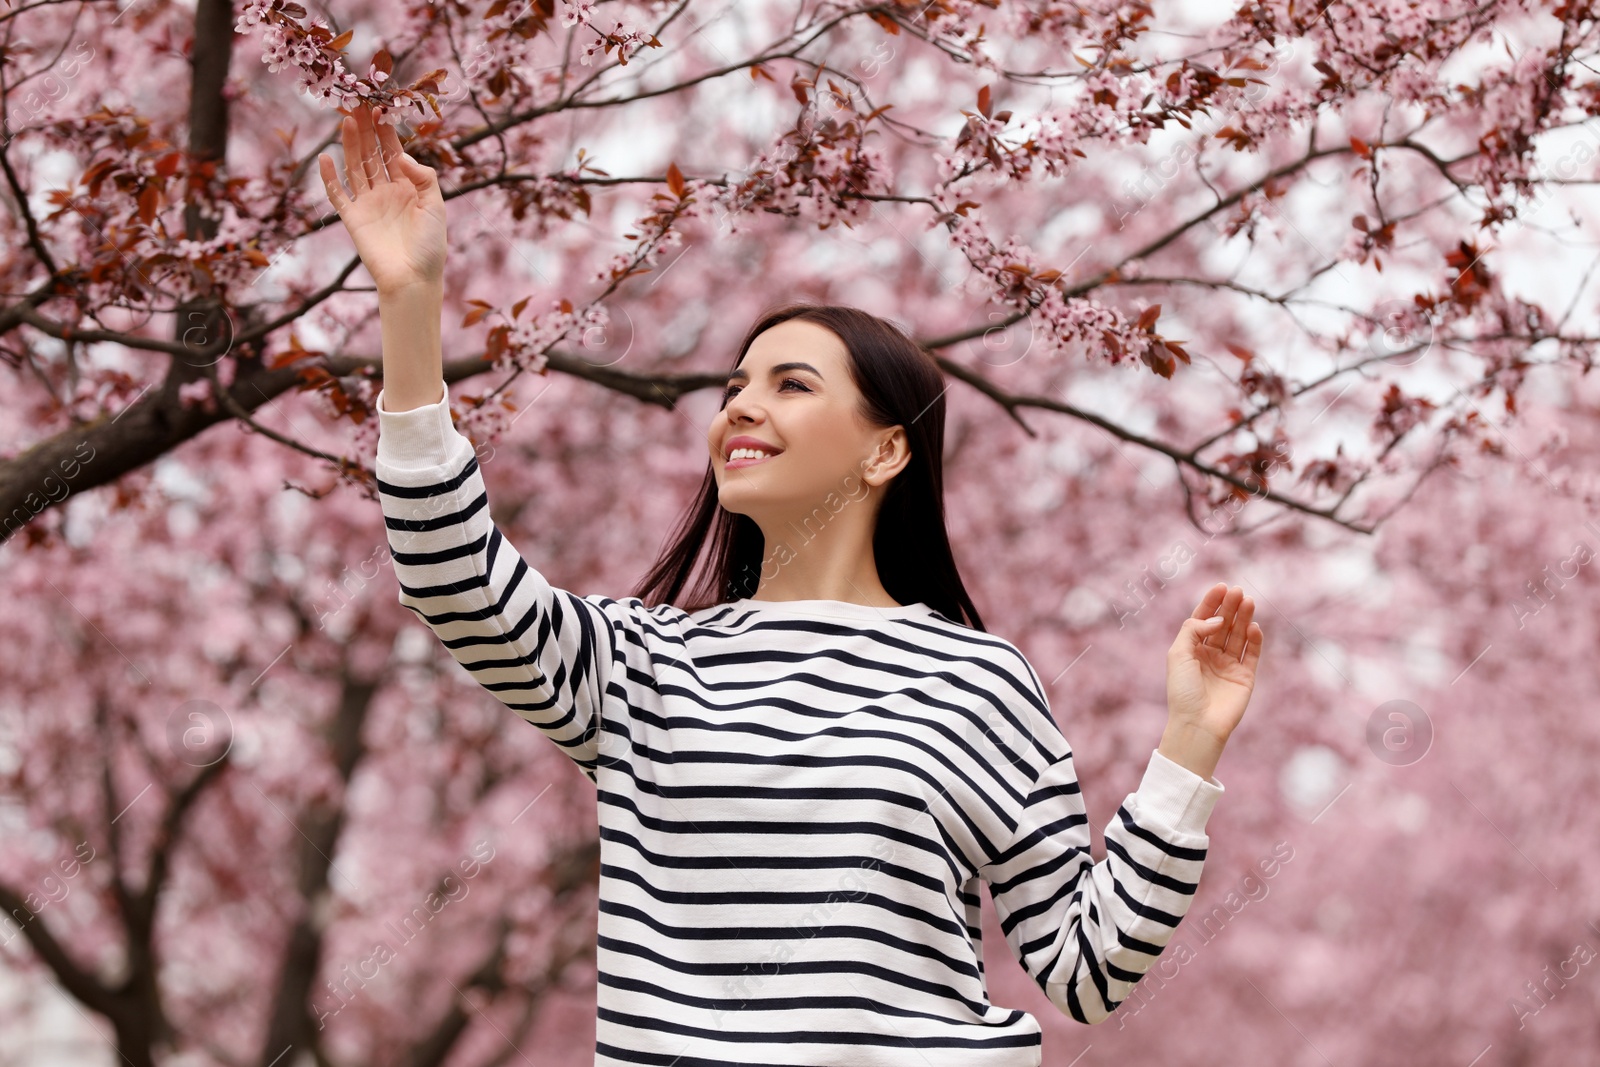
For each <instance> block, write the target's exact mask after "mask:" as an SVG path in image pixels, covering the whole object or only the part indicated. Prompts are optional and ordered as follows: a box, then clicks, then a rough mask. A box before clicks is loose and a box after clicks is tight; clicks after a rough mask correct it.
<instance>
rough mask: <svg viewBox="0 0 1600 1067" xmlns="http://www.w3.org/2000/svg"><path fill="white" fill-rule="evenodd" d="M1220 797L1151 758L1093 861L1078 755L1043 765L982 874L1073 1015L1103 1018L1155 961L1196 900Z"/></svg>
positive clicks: (1005, 926)
mask: <svg viewBox="0 0 1600 1067" xmlns="http://www.w3.org/2000/svg"><path fill="white" fill-rule="evenodd" d="M1060 743H1062V744H1064V740H1062V741H1061V742H1060ZM1222 793H1223V788H1222V785H1221V784H1220V783H1211V782H1207V781H1205V780H1204V779H1202V778H1200V777H1199V776H1198V775H1196V774H1194V773H1193V772H1192V771H1189V770H1188V769H1186V768H1184V767H1180V766H1179V765H1178V764H1176V763H1173V762H1172V761H1171V760H1169V759H1167V758H1166V757H1165V756H1163V755H1162V754H1161V753H1160V752H1152V753H1151V755H1150V762H1149V764H1148V765H1147V766H1146V768H1145V772H1144V778H1143V779H1142V780H1141V781H1140V783H1139V787H1138V789H1136V790H1135V791H1134V792H1132V793H1129V794H1128V796H1127V798H1126V799H1124V800H1123V802H1122V805H1121V806H1120V807H1119V808H1118V809H1117V812H1116V814H1115V815H1114V816H1112V818H1111V822H1110V823H1109V824H1108V825H1107V826H1106V827H1105V840H1106V857H1105V859H1103V860H1101V861H1100V862H1099V863H1095V862H1093V860H1092V858H1091V856H1090V854H1089V818H1088V813H1087V810H1086V808H1085V806H1084V801H1083V792H1082V790H1081V789H1080V787H1079V785H1078V775H1077V771H1076V768H1075V766H1074V763H1073V759H1072V752H1071V750H1070V749H1068V750H1067V751H1066V754H1065V755H1063V756H1061V757H1060V758H1059V759H1057V760H1055V761H1054V762H1052V763H1050V764H1048V765H1046V766H1045V767H1044V768H1042V769H1041V771H1040V772H1039V775H1038V776H1037V778H1036V779H1035V780H1034V782H1033V783H1032V787H1031V789H1030V790H1029V792H1028V796H1027V800H1026V801H1025V803H1024V806H1023V809H1022V812H1021V814H1020V815H1019V817H1018V819H1017V826H1016V832H1015V833H1014V834H1013V836H1012V838H1011V840H1010V841H1009V842H1008V843H1007V844H1006V845H1005V846H1004V847H1003V848H1002V849H1000V851H999V852H998V853H997V855H996V857H995V859H994V861H993V862H991V863H987V864H985V865H984V866H983V867H981V868H980V874H981V876H982V877H983V879H984V880H985V881H987V882H988V883H989V893H990V896H991V897H992V898H993V899H994V906H995V914H996V915H998V916H999V917H1000V929H1001V931H1002V932H1003V934H1004V935H1005V939H1006V943H1007V944H1008V945H1010V947H1011V952H1012V955H1014V956H1015V957H1016V958H1017V960H1018V962H1020V963H1021V964H1022V967H1023V970H1025V971H1027V972H1028V974H1029V975H1030V976H1031V977H1032V978H1033V980H1034V981H1035V982H1037V983H1038V985H1039V987H1040V989H1042V990H1043V991H1044V994H1045V996H1047V997H1048V998H1049V999H1050V1002H1051V1003H1052V1004H1054V1005H1055V1006H1056V1007H1057V1008H1059V1009H1060V1010H1061V1011H1062V1012H1063V1013H1065V1014H1066V1015H1068V1016H1070V1017H1071V1018H1073V1019H1076V1020H1077V1021H1078V1022H1080V1023H1089V1024H1093V1023H1100V1022H1104V1021H1105V1020H1106V1019H1107V1018H1108V1017H1110V1015H1111V1013H1112V1012H1114V1011H1115V1010H1116V1008H1117V1006H1118V1005H1119V1004H1121V1003H1122V1001H1124V1000H1125V999H1127V997H1128V995H1129V994H1130V993H1131V992H1132V991H1133V987H1134V985H1135V984H1136V983H1137V982H1138V981H1139V979H1140V978H1142V977H1143V976H1144V975H1145V973H1146V972H1147V971H1148V970H1149V969H1150V967H1151V966H1153V965H1154V964H1155V962H1156V959H1157V958H1158V957H1159V956H1160V954H1161V952H1162V950H1163V949H1164V948H1166V946H1167V943H1168V942H1169V941H1171V940H1172V936H1173V934H1174V933H1175V932H1176V930H1177V927H1178V923H1179V922H1180V921H1181V920H1182V919H1183V917H1184V915H1185V914H1186V913H1187V912H1188V910H1189V905H1190V904H1191V903H1193V902H1194V894H1195V889H1196V888H1197V887H1198V885H1199V883H1200V870H1201V868H1202V867H1203V866H1204V864H1205V857H1206V846H1207V845H1208V844H1209V842H1210V839H1209V838H1208V837H1207V836H1206V833H1205V824H1206V820H1207V819H1208V818H1210V815H1211V809H1212V808H1213V806H1215V804H1216V802H1217V799H1218V798H1219V797H1220V796H1221V795H1222Z"/></svg>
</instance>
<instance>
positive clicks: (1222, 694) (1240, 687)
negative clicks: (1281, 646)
mask: <svg viewBox="0 0 1600 1067" xmlns="http://www.w3.org/2000/svg"><path fill="white" fill-rule="evenodd" d="M1253 614H1255V601H1253V600H1251V599H1250V598H1249V597H1247V596H1245V595H1244V590H1243V589H1242V588H1240V587H1239V586H1237V585H1235V586H1228V585H1225V584H1223V583H1222V582H1218V583H1217V584H1216V585H1214V586H1212V587H1211V588H1210V589H1208V590H1206V593H1205V596H1203V597H1201V598H1200V603H1199V605H1198V606H1197V607H1196V608H1195V609H1194V614H1193V615H1191V616H1190V617H1189V618H1187V619H1185V620H1183V626H1182V627H1181V628H1180V629H1179V631H1178V636H1177V639H1176V640H1174V641H1173V642H1172V647H1171V648H1169V649H1168V650H1167V716H1168V719H1167V730H1166V733H1165V734H1163V735H1162V743H1161V749H1162V751H1163V752H1164V753H1165V754H1166V755H1167V756H1168V758H1170V759H1173V760H1174V761H1175V762H1178V763H1182V764H1183V765H1185V766H1187V767H1189V769H1190V770H1193V771H1194V772H1195V773H1196V774H1199V775H1200V776H1201V777H1205V778H1209V777H1210V776H1211V772H1212V770H1213V769H1214V768H1215V767H1216V762H1217V758H1218V757H1219V756H1221V754H1222V746H1223V745H1225V744H1227V742H1228V737H1229V736H1230V735H1231V734H1232V733H1233V731H1234V728H1235V727H1236V726H1238V725H1239V720H1240V719H1242V718H1243V717H1244V709H1245V706H1246V705H1247V704H1249V703H1250V693H1251V691H1252V690H1253V689H1254V688H1255V682H1256V665H1257V664H1258V663H1260V661H1261V642H1262V637H1263V634H1262V632H1261V626H1260V624H1259V623H1256V622H1252V621H1251V616H1252V615H1253Z"/></svg>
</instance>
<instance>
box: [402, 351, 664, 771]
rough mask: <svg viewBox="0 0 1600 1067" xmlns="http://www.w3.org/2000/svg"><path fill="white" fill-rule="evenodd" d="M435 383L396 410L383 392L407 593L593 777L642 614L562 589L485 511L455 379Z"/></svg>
mask: <svg viewBox="0 0 1600 1067" xmlns="http://www.w3.org/2000/svg"><path fill="white" fill-rule="evenodd" d="M433 391H434V392H435V393H436V394H439V393H442V394H444V395H443V396H440V398H439V399H438V400H437V401H436V402H434V403H432V404H424V405H421V406H418V407H415V408H412V409H410V410H408V411H400V412H391V411H389V410H388V400H387V396H386V394H387V389H385V390H384V392H382V393H379V394H378V418H379V429H378V458H377V463H376V467H377V475H378V492H379V499H380V501H381V502H382V505H383V518H384V525H385V527H387V530H388V538H389V546H390V550H391V555H392V557H393V560H394V572H395V577H396V579H398V581H399V583H400V603H402V604H404V605H405V606H406V607H408V608H410V609H411V610H412V611H413V612H415V613H416V614H417V616H418V618H420V619H422V621H423V622H425V623H427V625H428V627H429V628H430V629H432V630H433V632H434V633H435V634H436V635H437V636H438V637H439V639H440V641H442V642H443V643H444V646H445V647H446V648H448V649H449V650H450V654H451V655H452V656H454V657H455V659H456V662H458V663H460V664H461V665H462V666H463V667H465V668H467V670H468V671H469V672H470V673H471V674H472V676H473V677H474V678H475V679H477V681H478V682H479V683H480V684H481V685H482V686H483V687H484V688H485V689H487V690H489V692H491V693H493V694H494V695H495V697H497V698H498V699H499V700H500V701H501V702H502V703H504V704H505V705H506V706H507V707H508V708H510V709H511V710H512V711H515V712H516V713H517V714H518V715H520V716H522V718H524V719H526V720H527V721H528V722H531V723H533V724H534V725H535V726H537V727H538V728H539V729H540V730H542V731H543V732H544V734H545V736H547V737H549V738H550V739H551V740H552V741H554V742H555V743H556V745H557V746H559V747H560V748H561V750H562V751H563V752H564V753H565V754H566V755H567V757H568V758H570V759H571V760H572V761H573V762H574V763H576V764H577V765H578V768H579V769H580V770H581V771H582V772H583V773H584V775H585V776H586V777H587V778H589V779H590V780H591V781H593V780H594V778H595V769H596V767H597V765H598V760H599V758H600V756H601V754H602V753H603V752H604V750H605V746H606V744H607V743H608V742H609V741H610V740H611V738H610V732H609V731H607V730H606V728H605V724H604V722H603V720H602V716H601V705H602V701H603V699H604V697H605V694H606V689H607V686H608V683H609V682H610V679H611V677H612V674H613V667H614V664H615V661H616V660H617V659H618V658H619V656H620V655H621V654H622V653H620V652H619V651H618V645H619V641H620V637H619V632H620V630H621V628H624V627H628V626H634V627H637V625H638V623H637V622H636V621H635V620H633V619H632V617H631V615H630V609H629V607H628V606H627V605H624V604H622V603H619V602H618V601H615V600H612V599H611V598H609V597H605V596H602V595H599V594H594V595H591V596H588V597H580V596H576V595H574V594H572V593H569V592H567V591H566V590H565V589H558V588H555V587H554V586H552V585H550V583H549V582H547V581H546V580H545V578H544V576H543V575H542V574H540V573H539V572H538V571H537V570H535V569H534V568H533V567H530V566H529V565H528V563H527V561H526V560H524V559H523V558H522V556H521V554H520V553H518V551H517V550H516V548H515V547H514V546H513V545H512V544H511V542H510V541H508V540H506V538H505V537H504V536H503V535H502V534H501V532H500V530H499V528H498V527H496V526H495V524H494V523H493V522H492V521H491V519H490V517H489V500H488V496H487V494H486V493H485V490H484V484H483V475H482V473H481V472H480V471H479V469H478V459H477V456H476V455H475V453H474V451H473V447H472V443H471V442H470V441H468V440H467V438H466V437H464V436H463V435H462V434H461V433H460V432H459V431H457V430H456V429H455V426H454V424H453V423H452V422H451V420H450V403H449V397H448V390H447V389H445V388H444V386H443V383H442V382H436V383H435V385H434V390H433ZM622 670H623V668H622V667H621V666H616V667H615V673H617V674H618V675H620V674H621V673H622ZM618 729H620V730H625V729H626V726H625V725H619V727H618Z"/></svg>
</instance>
